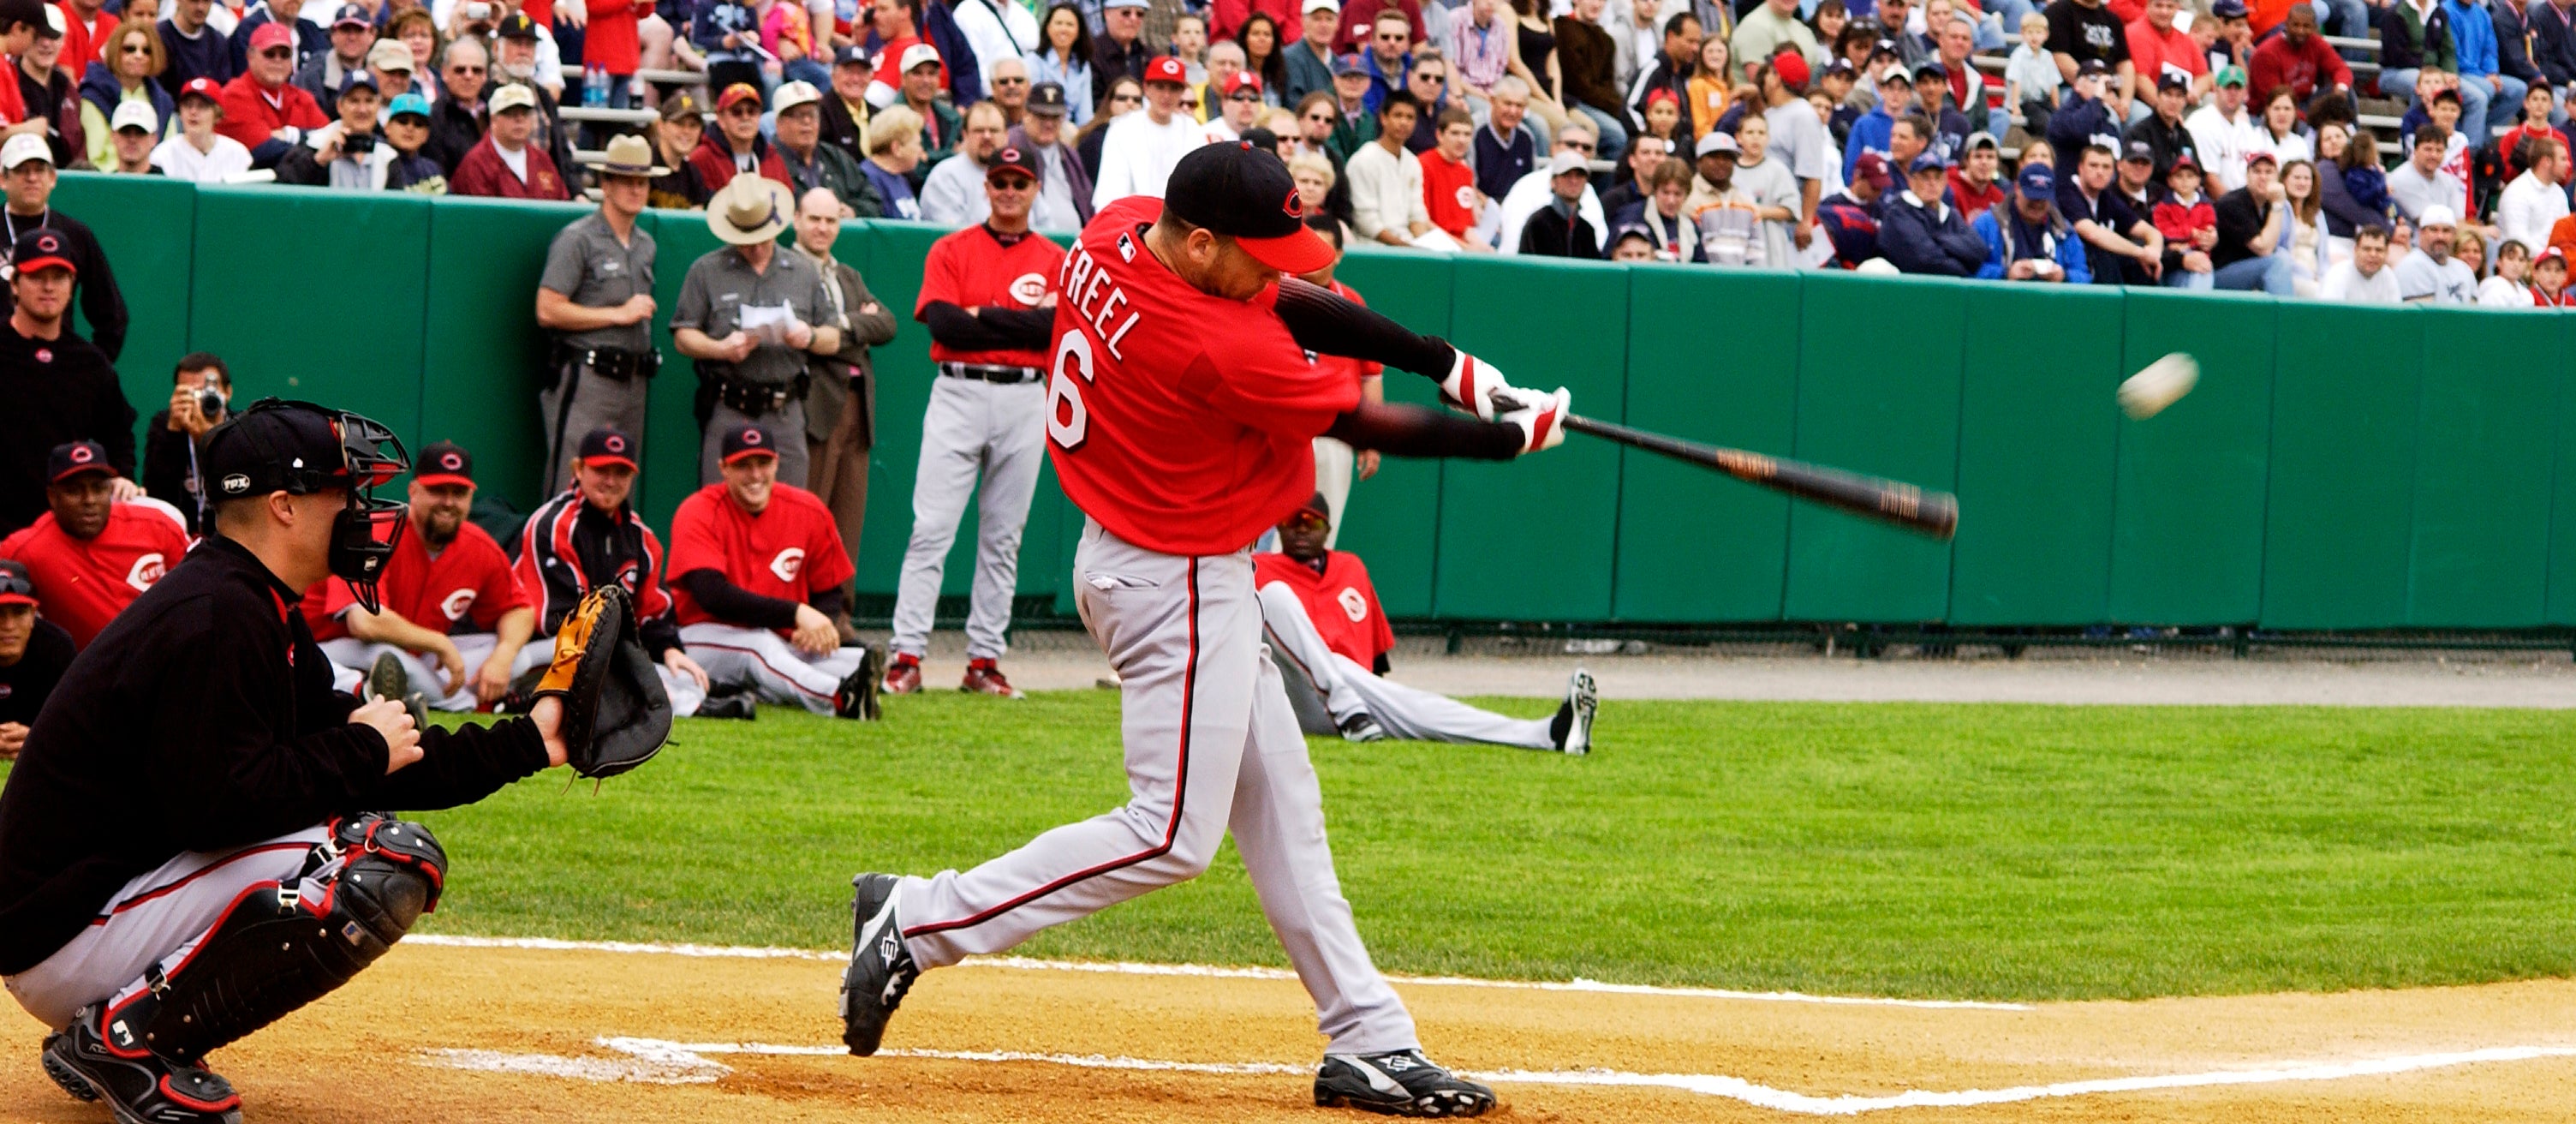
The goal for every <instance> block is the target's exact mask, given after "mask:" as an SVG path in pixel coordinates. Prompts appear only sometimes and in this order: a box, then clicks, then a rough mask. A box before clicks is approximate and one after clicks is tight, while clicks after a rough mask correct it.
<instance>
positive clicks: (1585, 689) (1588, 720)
mask: <svg viewBox="0 0 2576 1124" xmlns="http://www.w3.org/2000/svg"><path fill="white" fill-rule="evenodd" d="M1600 706H1601V700H1600V694H1599V692H1598V691H1596V690H1595V689H1594V688H1593V685H1592V673H1591V672H1589V671H1585V670H1583V669H1582V668H1579V667H1578V668H1575V669H1574V676H1573V678H1570V679H1567V680H1566V681H1565V703H1564V705H1562V706H1560V707H1558V708H1557V711H1556V721H1557V727H1556V729H1557V734H1556V748H1557V749H1559V750H1561V751H1563V752H1565V753H1568V754H1571V755H1573V756H1576V757H1580V756H1583V755H1584V754H1587V753H1590V752H1592V715H1593V712H1594V711H1596V710H1598V709H1600Z"/></svg>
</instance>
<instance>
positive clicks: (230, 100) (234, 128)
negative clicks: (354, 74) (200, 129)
mask: <svg viewBox="0 0 2576 1124" xmlns="http://www.w3.org/2000/svg"><path fill="white" fill-rule="evenodd" d="M223 107H224V116H223V119H222V120H220V121H218V122H216V123H215V131H216V132H218V133H222V134H223V135H225V136H228V137H231V138H232V139H234V140H237V141H240V142H241V144H242V147H243V148H258V147H259V146H261V145H263V144H267V143H268V138H269V134H271V133H274V132H276V131H277V130H278V129H279V128H280V127H283V126H287V125H293V126H295V127H296V128H298V129H307V130H310V129H319V128H321V127H322V126H324V125H328V124H330V123H331V119H330V118H329V117H326V116H323V114H322V103H320V102H317V101H314V100H313V95H311V94H309V93H306V92H304V89H303V87H300V86H297V85H296V84H295V83H293V82H287V83H283V84H281V85H279V86H278V87H277V88H275V89H270V88H268V87H266V86H262V85H260V84H259V79H256V78H253V77H251V76H250V75H247V74H244V75H242V76H241V77H238V78H235V79H233V80H232V81H230V82H227V83H225V84H224V100H223Z"/></svg>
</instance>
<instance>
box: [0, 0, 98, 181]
mask: <svg viewBox="0 0 2576 1124" xmlns="http://www.w3.org/2000/svg"><path fill="white" fill-rule="evenodd" d="M62 23H63V12H62V9H61V8H58V7H54V6H51V5H48V6H47V7H46V8H45V9H44V20H43V21H42V22H39V23H38V24H36V34H35V36H34V38H33V39H31V40H30V41H29V43H28V45H27V50H26V52H25V53H24V54H21V55H19V56H18V58H17V64H18V65H17V68H16V69H17V74H16V77H17V85H18V100H19V102H20V104H21V105H22V106H24V108H25V112H26V117H25V118H24V120H27V121H42V122H45V123H46V128H45V131H44V137H45V141H46V143H47V144H48V145H50V146H51V147H52V148H53V150H54V162H55V163H56V164H58V165H62V166H67V167H77V166H78V162H79V161H81V160H82V159H84V158H85V157H86V156H87V155H88V151H89V144H88V141H87V139H86V138H85V137H84V136H83V135H82V133H81V132H80V102H79V96H80V95H79V93H78V89H79V84H78V83H77V82H75V81H74V78H75V77H76V76H75V75H74V74H72V73H71V72H70V71H69V70H66V69H64V68H63V67H62V66H61V65H60V63H61V60H62V54H63V29H62Z"/></svg>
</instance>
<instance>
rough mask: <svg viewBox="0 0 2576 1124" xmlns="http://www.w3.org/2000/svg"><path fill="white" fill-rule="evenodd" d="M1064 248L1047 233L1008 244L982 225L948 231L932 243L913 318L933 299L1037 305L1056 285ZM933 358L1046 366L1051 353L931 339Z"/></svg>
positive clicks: (962, 305)
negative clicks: (964, 347) (970, 347)
mask: <svg viewBox="0 0 2576 1124" xmlns="http://www.w3.org/2000/svg"><path fill="white" fill-rule="evenodd" d="M1063 261H1064V248H1063V247H1061V246H1058V245H1056V244H1055V243H1053V242H1049V241H1047V239H1046V236H1045V235H1043V234H1035V233H1032V234H1029V235H1028V236H1026V237H1023V238H1021V239H1020V240H1019V241H1017V242H1013V243H1011V244H1010V245H1008V246H1005V245H1003V244H1002V242H1001V240H1000V239H998V238H995V237H994V236H993V232H992V231H991V230H988V229H986V228H985V227H984V226H983V225H982V224H980V223H979V224H977V225H975V226H970V227H967V228H966V229H964V230H959V231H955V232H952V233H950V234H947V235H945V236H943V237H941V238H940V239H939V241H937V242H933V243H931V244H930V256H929V257H928V258H926V259H924V260H923V261H922V263H921V299H919V300H917V301H915V302H913V306H912V318H913V319H915V320H919V319H921V314H922V312H923V310H925V309H928V308H929V307H930V302H932V301H947V302H948V303H950V304H953V305H956V306H957V307H959V308H986V307H992V306H997V305H998V306H1000V307H1003V308H1018V309H1030V308H1036V307H1038V306H1039V305H1040V304H1042V303H1043V302H1044V301H1045V300H1046V295H1047V290H1048V289H1050V288H1052V287H1053V284H1052V282H1053V280H1054V278H1055V273H1056V267H1057V266H1058V265H1059V264H1061V263H1062V262H1063ZM930 358H931V359H933V360H935V361H938V362H943V363H990V364H993V365H995V366H1002V367H1044V366H1046V356H1044V355H1040V354H1038V353H1037V352H1034V351H960V350H958V349H956V348H953V347H949V346H947V345H945V344H942V343H940V342H939V341H938V340H935V339H934V340H932V341H930Z"/></svg>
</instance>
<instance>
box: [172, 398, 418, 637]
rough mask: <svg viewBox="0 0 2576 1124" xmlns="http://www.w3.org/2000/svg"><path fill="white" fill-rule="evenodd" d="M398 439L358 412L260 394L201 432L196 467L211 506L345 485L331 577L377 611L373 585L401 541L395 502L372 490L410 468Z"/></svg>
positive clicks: (400, 511)
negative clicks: (201, 450)
mask: <svg viewBox="0 0 2576 1124" xmlns="http://www.w3.org/2000/svg"><path fill="white" fill-rule="evenodd" d="M410 469H411V457H410V454H408V453H407V452H405V451H404V449H403V444H402V439H401V438H398V437H396V436H394V432H393V431H392V430H390V429H387V428H385V427H384V425H382V424H381V423H379V422H377V421H375V420H374V419H372V418H369V417H366V416H365V415H363V414H354V413H350V412H349V411H346V410H335V409H332V408H330V407H328V406H318V405H315V404H313V403H311V402H295V401H288V400H285V399H279V398H262V399H260V400H259V401H257V402H254V403H252V404H251V407H250V409H247V410H244V411H242V412H240V413H238V414H235V415H233V417H232V418H231V419H230V420H228V421H226V422H224V423H223V424H222V425H219V426H216V427H215V428H214V431H213V432H211V433H208V434H207V435H206V451H205V454H204V457H203V459H202V460H201V461H200V471H201V473H202V474H203V478H204V479H205V480H206V482H207V492H208V494H209V495H211V496H212V497H213V499H214V501H215V502H216V503H219V504H220V503H223V502H225V501H228V500H235V499H243V498H247V497H251V496H263V495H267V494H269V493H271V492H285V493H287V494H289V495H297V496H302V495H311V494H312V493H315V492H320V491H325V490H328V489H331V488H340V489H345V490H346V491H347V492H348V494H349V503H348V507H347V508H345V509H344V510H342V511H341V513H340V516H339V518H338V519H337V520H336V521H334V522H333V524H332V527H331V554H330V568H331V576H333V577H336V578H340V579H341V580H344V581H346V582H348V583H349V588H350V589H351V590H352V591H353V592H355V593H356V594H357V598H358V604H359V605H361V606H363V607H365V608H366V610H367V611H368V612H370V613H375V612H382V611H383V609H384V602H383V600H382V599H381V598H380V597H378V596H377V594H376V582H377V580H378V579H380V578H382V577H383V576H384V572H385V563H386V561H387V560H389V559H391V558H392V557H393V554H394V544H395V543H398V542H400V541H402V532H403V526H404V524H405V523H406V522H408V520H406V519H405V518H404V517H403V516H404V512H405V510H406V508H407V507H408V506H409V505H406V504H404V503H403V502H401V501H400V500H389V499H378V498H376V496H375V489H377V488H378V487H381V486H383V485H384V484H386V483H387V482H389V481H391V480H392V479H393V478H394V477H396V476H400V475H402V474H403V473H405V472H407V471H410Z"/></svg>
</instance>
